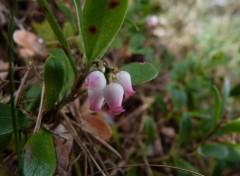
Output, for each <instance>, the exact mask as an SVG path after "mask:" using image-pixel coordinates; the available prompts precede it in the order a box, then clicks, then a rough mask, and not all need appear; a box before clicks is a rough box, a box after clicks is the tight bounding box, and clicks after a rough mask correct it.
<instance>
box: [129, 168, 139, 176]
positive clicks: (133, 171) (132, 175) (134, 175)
mask: <svg viewBox="0 0 240 176" xmlns="http://www.w3.org/2000/svg"><path fill="white" fill-rule="evenodd" d="M127 176H137V167H129V169H128V171H127Z"/></svg>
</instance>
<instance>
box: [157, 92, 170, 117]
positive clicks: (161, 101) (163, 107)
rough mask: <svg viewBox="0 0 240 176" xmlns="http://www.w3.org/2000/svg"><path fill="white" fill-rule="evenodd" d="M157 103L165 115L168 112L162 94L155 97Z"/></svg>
mask: <svg viewBox="0 0 240 176" xmlns="http://www.w3.org/2000/svg"><path fill="white" fill-rule="evenodd" d="M155 102H156V104H157V105H158V107H159V108H160V110H161V111H162V112H163V113H166V112H167V106H166V103H165V102H164V99H163V96H162V95H161V94H159V93H157V94H156V95H155Z"/></svg>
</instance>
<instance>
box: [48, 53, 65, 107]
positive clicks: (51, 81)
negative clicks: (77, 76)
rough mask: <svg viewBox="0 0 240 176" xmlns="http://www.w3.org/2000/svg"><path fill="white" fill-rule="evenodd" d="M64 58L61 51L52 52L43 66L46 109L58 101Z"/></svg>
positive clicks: (63, 77) (61, 86) (63, 74)
mask: <svg viewBox="0 0 240 176" xmlns="http://www.w3.org/2000/svg"><path fill="white" fill-rule="evenodd" d="M64 57H65V54H64V53H63V51H62V50H60V49H57V50H54V51H52V55H51V56H50V57H49V58H48V59H47V61H46V63H45V66H44V83H45V87H46V101H47V108H48V109H51V108H52V107H53V106H54V104H55V102H56V101H57V100H59V95H60V93H61V91H62V89H63V87H64V80H65V72H66V65H65V64H64V61H63V60H64Z"/></svg>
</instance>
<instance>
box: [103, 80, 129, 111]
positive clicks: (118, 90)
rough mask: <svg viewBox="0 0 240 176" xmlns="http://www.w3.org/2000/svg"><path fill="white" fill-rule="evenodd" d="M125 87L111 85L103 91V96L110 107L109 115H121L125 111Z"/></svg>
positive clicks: (115, 84)
mask: <svg viewBox="0 0 240 176" xmlns="http://www.w3.org/2000/svg"><path fill="white" fill-rule="evenodd" d="M123 93H124V90H123V87H122V86H121V85H120V84H118V83H110V84H108V85H107V86H106V87H105V88H104V90H103V96H104V98H105V101H106V103H107V104H108V107H109V111H108V112H109V113H110V114H112V115H119V114H120V113H121V112H124V111H125V110H124V109H123V107H122V100H123Z"/></svg>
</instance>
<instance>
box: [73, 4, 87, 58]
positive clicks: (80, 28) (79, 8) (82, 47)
mask: <svg viewBox="0 0 240 176" xmlns="http://www.w3.org/2000/svg"><path fill="white" fill-rule="evenodd" d="M73 2H74V5H75V8H76V11H77V19H78V38H79V40H78V42H77V44H78V45H79V46H80V47H79V48H80V51H81V52H82V53H84V54H85V45H84V42H83V14H82V5H81V1H79V0H73Z"/></svg>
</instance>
